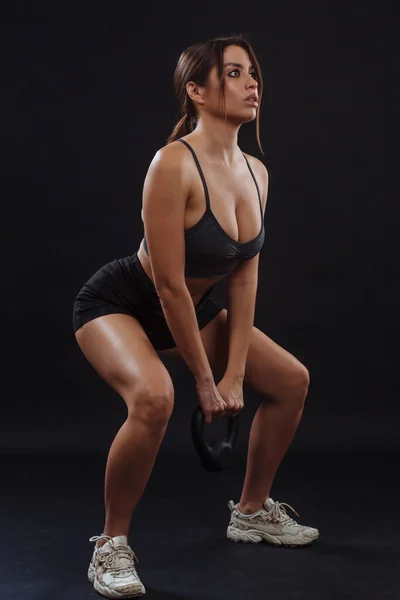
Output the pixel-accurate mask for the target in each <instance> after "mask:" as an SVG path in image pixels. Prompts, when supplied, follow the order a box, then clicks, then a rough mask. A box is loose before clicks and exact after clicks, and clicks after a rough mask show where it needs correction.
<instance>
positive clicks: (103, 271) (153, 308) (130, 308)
mask: <svg viewBox="0 0 400 600" xmlns="http://www.w3.org/2000/svg"><path fill="white" fill-rule="evenodd" d="M213 287H214V286H213ZM212 289H213V288H210V289H209V290H208V291H207V292H206V293H205V294H204V296H203V297H202V298H201V300H200V302H199V303H198V304H197V306H196V307H195V311H196V317H197V323H198V326H199V329H202V328H203V327H205V326H206V325H207V323H209V322H210V321H211V320H212V319H213V318H214V317H215V316H216V315H217V314H218V313H219V312H220V311H221V310H222V307H220V306H218V305H217V304H216V303H215V302H214V300H213V299H212V298H211V297H210V294H211V292H212ZM113 313H121V314H124V315H130V316H133V317H135V318H136V319H137V320H138V321H139V322H140V324H141V325H142V327H143V329H144V331H145V332H146V334H147V336H148V338H149V340H150V342H151V343H152V344H153V346H154V348H155V349H156V350H166V349H168V348H175V347H176V343H175V340H174V338H173V337H172V334H171V332H170V330H169V327H168V325H167V322H166V320H165V316H164V312H163V309H162V307H161V303H160V299H159V297H158V295H157V291H156V288H155V286H154V284H153V282H152V281H151V279H150V278H149V277H148V275H147V273H146V271H145V270H144V269H143V267H142V265H141V264H140V261H139V258H138V256H137V252H135V254H133V255H131V256H127V257H125V258H118V259H115V260H113V261H111V262H109V263H107V264H106V265H104V266H103V267H101V268H100V269H99V270H98V271H96V273H94V275H92V277H91V278H90V279H89V280H88V281H87V282H86V283H84V284H83V286H82V288H81V290H80V291H79V293H78V295H77V296H76V298H75V302H74V307H73V330H74V333H75V331H76V330H77V329H79V327H81V326H82V325H84V324H85V323H87V322H88V321H91V320H92V319H95V318H96V317H100V316H103V315H110V314H113Z"/></svg>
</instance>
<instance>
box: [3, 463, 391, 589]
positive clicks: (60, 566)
mask: <svg viewBox="0 0 400 600" xmlns="http://www.w3.org/2000/svg"><path fill="white" fill-rule="evenodd" d="M105 458H106V457H105V456H103V455H85V456H77V455H75V456H65V455H60V456H54V455H53V456H45V455H37V456H3V457H1V473H0V474H1V487H2V489H1V514H0V525H1V544H0V571H1V576H0V598H1V600H50V599H51V600H86V599H89V598H100V597H101V596H100V595H99V594H97V592H95V590H94V589H93V587H92V586H91V585H90V584H89V582H88V581H87V579H86V572H87V567H88V563H89V560H90V557H91V554H92V550H93V544H92V543H89V541H88V539H89V537H91V536H92V535H97V534H100V533H101V531H102V526H103V516H104V512H103V475H104V465H105ZM397 466H398V457H397V456H388V455H385V454H382V455H379V454H376V453H375V454H371V455H366V454H364V456H360V457H358V456H356V455H350V456H349V455H346V454H344V453H343V454H341V455H339V456H335V457H332V456H315V455H314V456H313V457H312V456H308V455H302V456H300V455H299V454H298V453H296V454H295V453H293V454H292V455H289V456H287V457H286V458H285V460H284V461H283V463H282V465H281V467H280V469H279V471H278V475H277V477H276V480H275V483H274V487H273V490H272V493H271V496H272V497H273V498H274V499H276V500H279V501H281V502H287V503H289V504H290V505H291V506H293V508H295V509H296V510H297V512H298V513H299V514H300V518H298V519H297V520H298V521H299V522H300V523H302V524H307V525H312V526H316V527H318V528H319V529H320V539H319V540H318V541H317V542H316V544H315V545H314V546H311V547H309V548H302V549H292V548H275V547H271V546H268V545H265V544H258V545H247V544H234V543H232V542H229V541H228V540H227V539H226V537H225V530H226V526H227V524H228V519H229V510H228V507H227V503H228V501H229V500H230V499H233V500H235V501H238V500H239V494H240V490H241V483H242V480H243V469H244V462H243V461H240V462H239V463H237V464H236V465H235V467H234V468H231V469H230V470H227V471H224V472H222V473H208V472H205V471H203V470H202V468H201V467H200V463H197V462H194V461H193V459H192V455H190V456H186V457H185V456H182V455H176V456H174V455H173V454H172V453H169V452H168V451H164V452H163V453H161V454H160V455H159V457H158V459H157V462H156V466H155V468H154V471H153V473H152V476H151V479H150V481H149V484H148V486H147V488H146V491H145V494H144V496H143V498H142V500H141V502H140V504H139V505H138V507H137V509H136V511H135V513H134V516H133V520H132V527H131V534H130V538H129V542H130V544H131V546H132V547H133V549H134V550H135V552H136V554H137V555H138V558H139V561H140V562H139V565H137V568H138V572H139V575H140V577H141V579H142V581H143V583H144V585H145V586H146V588H147V595H146V596H145V597H146V598H148V599H149V600H152V599H154V600H155V599H165V600H167V599H170V600H172V599H186V598H187V599H199V600H200V599H201V600H221V599H226V598H229V599H237V600H247V599H254V600H265V599H266V598H269V599H271V600H292V599H306V600H328V599H332V600H333V599H334V600H339V599H342V598H349V599H350V598H351V599H359V598H362V599H363V600H384V599H389V598H390V599H395V598H400V575H399V572H398V569H399V567H400V552H399V549H398V538H399V524H400V521H399V518H398V499H399V498H398V491H397V488H398V474H397V475H395V473H396V472H397V473H398V469H396V467H397ZM292 516H295V515H292Z"/></svg>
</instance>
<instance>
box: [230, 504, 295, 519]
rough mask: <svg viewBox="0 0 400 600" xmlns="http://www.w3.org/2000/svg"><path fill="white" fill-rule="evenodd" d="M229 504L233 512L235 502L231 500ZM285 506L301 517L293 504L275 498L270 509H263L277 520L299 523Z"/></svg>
mask: <svg viewBox="0 0 400 600" xmlns="http://www.w3.org/2000/svg"><path fill="white" fill-rule="evenodd" d="M228 506H229V508H230V510H231V512H232V511H233V510H234V509H235V504H234V502H233V501H232V500H230V502H229V503H228ZM285 506H287V507H288V508H290V510H292V511H293V512H294V513H295V514H296V515H297V516H298V517H300V515H299V513H298V512H296V511H295V510H294V508H293V507H292V506H290V504H287V503H286V502H277V501H276V500H275V502H274V504H273V505H272V507H271V508H270V510H265V508H264V509H263V511H264V512H265V513H266V516H267V517H271V516H272V517H273V518H274V519H275V520H276V521H282V522H284V523H286V524H287V525H298V523H296V521H295V520H294V519H292V518H291V517H289V515H288V514H287V512H286V509H285Z"/></svg>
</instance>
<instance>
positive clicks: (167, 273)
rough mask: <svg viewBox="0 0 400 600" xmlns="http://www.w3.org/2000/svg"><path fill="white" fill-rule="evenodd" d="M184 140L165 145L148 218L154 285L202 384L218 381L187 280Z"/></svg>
mask: <svg viewBox="0 0 400 600" xmlns="http://www.w3.org/2000/svg"><path fill="white" fill-rule="evenodd" d="M187 154H188V153H187V152H186V150H185V148H184V146H183V144H171V145H168V146H165V147H164V148H161V149H160V150H159V151H158V152H157V153H156V155H155V157H154V158H153V160H152V162H151V164H150V167H149V170H148V172H147V175H146V179H145V182H144V189H143V213H142V214H143V222H144V228H145V233H146V240H147V246H148V250H149V256H150V260H151V267H152V272H153V278H154V285H155V287H156V290H157V294H158V296H159V298H160V302H161V306H162V309H163V311H164V315H165V319H166V321H167V324H168V327H169V329H170V331H171V333H172V336H173V338H174V340H175V342H176V345H177V347H178V349H179V351H180V353H181V355H182V357H183V359H184V360H185V362H186V364H187V365H188V367H189V369H190V370H191V371H192V373H193V375H194V376H195V378H196V381H197V382H205V381H208V380H212V381H213V380H214V378H213V374H212V370H211V366H210V363H209V361H208V358H207V355H206V352H205V350H204V346H203V342H202V340H201V336H200V331H199V327H198V323H197V318H196V312H195V307H194V305H193V300H192V297H191V295H190V292H189V290H188V288H187V285H186V281H185V237H184V227H185V224H184V215H185V207H186V199H187V198H188V196H189V193H190V178H189V173H190V172H191V170H190V169H189V168H188V167H187V162H186V161H187V160H188V156H187Z"/></svg>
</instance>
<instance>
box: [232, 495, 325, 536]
mask: <svg viewBox="0 0 400 600" xmlns="http://www.w3.org/2000/svg"><path fill="white" fill-rule="evenodd" d="M284 506H287V507H288V508H290V509H291V510H292V511H293V512H294V513H296V515H297V516H299V515H298V514H297V512H296V511H295V510H294V508H292V507H291V506H289V504H286V503H284V502H282V503H281V502H274V501H273V500H272V498H267V499H266V500H265V501H264V508H262V509H260V510H257V511H256V512H255V513H253V514H252V515H244V514H243V513H241V512H240V511H239V503H237V504H234V502H233V501H232V500H230V501H229V503H228V507H229V509H230V511H231V518H230V522H229V525H228V529H227V532H226V536H227V538H228V540H231V541H232V542H251V543H253V544H258V543H259V542H263V541H264V542H267V543H268V544H273V545H275V546H293V547H297V546H307V545H309V544H312V543H313V542H315V541H316V540H317V539H318V538H319V531H318V529H315V528H314V527H305V526H304V525H299V524H298V523H296V521H294V520H293V519H291V518H290V517H289V516H288V514H287V513H286V510H285V508H284Z"/></svg>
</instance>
